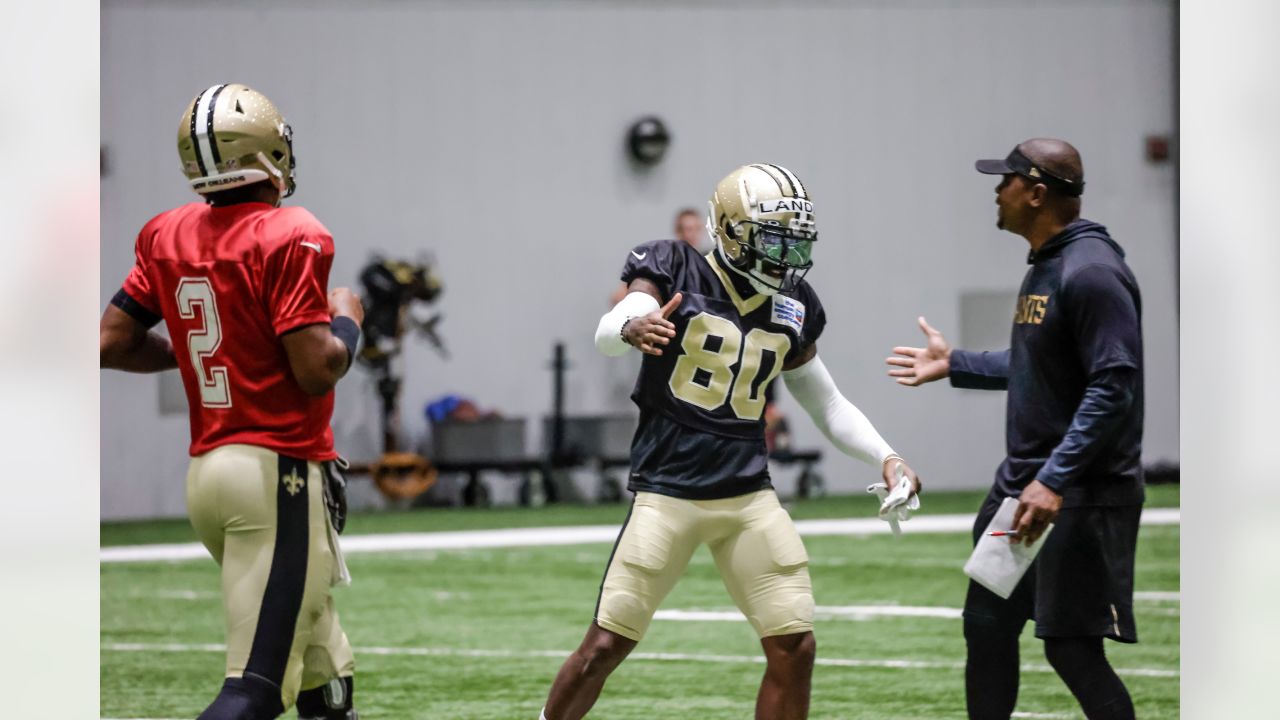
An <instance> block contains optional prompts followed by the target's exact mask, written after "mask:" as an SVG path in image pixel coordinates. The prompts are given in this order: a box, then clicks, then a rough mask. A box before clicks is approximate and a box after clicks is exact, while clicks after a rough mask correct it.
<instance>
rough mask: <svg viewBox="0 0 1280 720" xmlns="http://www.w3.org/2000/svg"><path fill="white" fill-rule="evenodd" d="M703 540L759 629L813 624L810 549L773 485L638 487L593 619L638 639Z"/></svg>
mask: <svg viewBox="0 0 1280 720" xmlns="http://www.w3.org/2000/svg"><path fill="white" fill-rule="evenodd" d="M703 543H706V544H707V545H708V546H709V547H710V549H711V556H712V558H714V559H715V562H716V566H717V567H718V568H719V569H720V578H721V579H722V580H723V581H724V586H725V589H727V590H728V591H729V595H730V597H732V598H733V602H734V603H735V604H736V605H737V606H738V609H739V610H741V611H742V614H743V615H746V616H747V620H749V621H750V622H751V626H752V627H753V628H755V631H756V634H757V635H758V636H759V637H762V638H765V637H771V636H775V635H791V634H795V633H802V632H808V631H810V630H812V629H813V591H812V589H811V586H810V583H809V555H808V554H807V553H806V552H805V549H804V543H803V542H801V540H800V533H798V532H797V531H796V526H795V524H794V523H792V522H791V516H790V515H788V514H787V511H786V510H785V509H783V507H782V506H781V505H780V504H779V503H778V496H777V494H776V493H774V491H773V490H761V491H759V492H754V493H749V494H747V495H739V496H738V497H732V498H723V499H719V500H681V499H679V498H673V497H668V496H666V495H658V494H656V493H649V492H638V493H636V499H635V503H634V504H633V505H632V506H631V512H630V513H629V514H628V515H627V521H626V522H625V523H624V524H623V526H622V532H621V533H620V534H619V535H618V542H617V544H616V545H614V549H613V555H612V556H611V557H610V558H609V566H608V569H607V570H606V571H605V576H604V581H603V582H602V583H601V584H600V598H599V600H598V601H597V604H596V624H597V625H599V626H600V627H602V628H604V629H605V630H609V631H611V632H615V633H617V634H619V635H621V636H623V637H626V638H629V639H631V640H637V641H638V640H640V638H641V637H643V636H644V633H645V631H646V630H647V629H648V628H649V622H650V621H651V620H652V619H653V613H654V612H655V611H656V610H657V609H658V605H659V604H660V603H661V602H662V600H663V598H665V597H666V596H667V593H669V592H671V588H673V587H675V584H676V581H677V580H679V579H680V576H681V575H683V574H684V571H685V569H686V568H687V567H688V566H689V558H691V557H692V556H693V551H694V550H696V549H697V548H698V546H699V545H701V544H703Z"/></svg>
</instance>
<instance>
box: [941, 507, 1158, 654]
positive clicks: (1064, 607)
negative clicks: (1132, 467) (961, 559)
mask: <svg viewBox="0 0 1280 720" xmlns="http://www.w3.org/2000/svg"><path fill="white" fill-rule="evenodd" d="M1003 500H1004V498H1003V497H998V496H997V495H996V494H995V492H994V491H993V492H992V493H991V494H990V495H988V496H987V499H986V501H984V502H983V504H982V509H981V510H980V511H979V512H978V519H977V521H976V522H975V523H974V526H973V541H974V543H977V541H978V538H979V537H980V536H981V534H982V532H984V531H985V530H986V528H987V524H988V523H989V522H991V518H992V517H993V516H994V515H995V513H996V510H997V509H998V508H999V506H1000V503H1001V502H1002V501H1003ZM1141 515H1142V506H1141V505H1124V506H1115V507H1111V506H1087V507H1072V508H1063V509H1062V510H1061V511H1060V512H1059V513H1058V519H1057V520H1055V521H1054V528H1053V532H1051V533H1049V537H1048V539H1046V540H1045V541H1044V546H1043V547H1042V548H1040V554H1039V555H1038V556H1037V557H1036V560H1035V562H1034V563H1032V564H1031V567H1030V568H1029V569H1028V570H1027V574H1026V576H1024V577H1023V578H1022V582H1020V583H1019V584H1018V586H1017V587H1016V588H1014V591H1013V594H1012V595H1010V596H1009V599H1008V600H1004V599H1001V598H1000V596H999V595H996V594H995V593H993V592H991V591H990V590H987V589H986V588H984V587H982V586H981V585H979V584H978V583H976V582H973V581H972V580H971V581H969V593H968V596H967V597H966V598H965V603H964V617H965V620H966V621H967V622H971V623H977V624H982V625H1006V626H1016V627H1017V628H1018V629H1021V627H1022V625H1023V623H1025V622H1026V621H1027V620H1035V623H1036V637H1038V638H1050V637H1106V638H1111V639H1112V640H1119V641H1120V642H1127V643H1133V642H1137V641H1138V631H1137V626H1136V624H1135V623H1134V618H1133V564H1134V554H1135V551H1136V548H1137V543H1138V520H1139V518H1140V516H1141Z"/></svg>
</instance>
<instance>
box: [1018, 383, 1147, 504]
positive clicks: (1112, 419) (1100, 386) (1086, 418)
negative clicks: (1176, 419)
mask: <svg viewBox="0 0 1280 720" xmlns="http://www.w3.org/2000/svg"><path fill="white" fill-rule="evenodd" d="M1137 382H1138V371H1137V370H1136V369H1134V368H1129V367H1113V368H1108V369H1106V370H1102V371H1101V372H1099V373H1097V374H1095V375H1094V376H1092V377H1091V378H1089V387H1088V388H1086V389H1085V391H1084V398H1083V399H1081V400H1080V407H1079V408H1077V409H1076V414H1075V417H1074V418H1072V420H1071V427H1070V428H1068V429H1067V434H1066V435H1064V436H1063V438H1062V442H1060V443H1058V447H1056V448H1054V450H1053V454H1052V455H1050V456H1049V460H1048V462H1046V463H1045V464H1044V467H1043V468H1041V469H1040V473H1039V474H1038V475H1037V476H1036V479H1037V480H1039V481H1040V482H1041V483H1043V484H1045V485H1047V486H1048V487H1049V488H1050V489H1051V490H1053V491H1054V492H1056V493H1058V494H1059V495H1061V494H1062V491H1063V490H1065V489H1066V488H1067V487H1068V486H1069V485H1071V483H1073V482H1075V481H1076V480H1077V479H1078V478H1079V477H1080V475H1081V474H1083V473H1084V471H1085V470H1086V469H1087V468H1088V467H1089V464H1090V463H1092V462H1093V460H1094V458H1096V457H1097V456H1098V454H1099V453H1100V452H1102V449H1103V448H1104V447H1106V445H1107V440H1108V438H1109V437H1110V435H1111V433H1112V431H1113V430H1115V428H1116V426H1117V425H1118V424H1119V423H1120V422H1121V421H1122V420H1123V419H1124V416H1125V413H1127V412H1128V411H1129V407H1130V406H1131V405H1133V399H1134V396H1135V394H1136V393H1135V389H1136V387H1137Z"/></svg>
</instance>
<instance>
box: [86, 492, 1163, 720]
mask: <svg viewBox="0 0 1280 720" xmlns="http://www.w3.org/2000/svg"><path fill="white" fill-rule="evenodd" d="M1150 490H1151V491H1150V493H1149V500H1148V504H1149V506H1176V505H1177V501H1178V494H1177V488H1176V487H1173V488H1169V487H1156V488H1151V489H1150ZM976 498H977V496H975V495H973V494H968V493H958V494H954V495H942V494H936V495H934V496H933V497H932V501H931V498H930V497H928V496H926V498H925V503H926V509H929V510H930V511H931V512H938V513H942V512H965V511H968V512H972V511H973V510H974V509H975V508H976V504H977V499H976ZM867 502H868V501H867V500H866V499H864V498H851V499H843V498H831V499H827V500H822V501H809V502H805V503H799V504H796V505H795V506H794V507H793V508H792V512H793V514H794V515H795V516H796V517H797V518H813V517H832V516H836V517H839V516H842V515H844V516H847V515H860V516H865V515H867V514H869V512H868V507H867ZM624 513H625V508H624V507H620V506H605V507H564V508H544V509H539V510H483V511H471V510H468V511H457V510H426V511H421V512H412V513H389V514H381V515H364V516H358V517H357V518H355V519H353V521H352V525H351V529H350V530H349V532H352V533H373V532H389V531H395V532H402V531H410V530H411V531H429V530H445V529H448V530H456V529H470V528H485V527H490V528H491V527H504V526H507V527H509V526H516V525H521V526H529V525H568V524H601V523H618V522H620V521H621V518H622V515H623V514H624ZM909 527H910V526H908V530H909ZM1178 537H1179V530H1178V527H1177V526H1159V527H1144V528H1143V530H1142V534H1141V541H1140V545H1139V555H1138V575H1137V588H1138V590H1139V591H1140V592H1176V591H1177V590H1178V589H1179V581H1178ZM189 538H190V533H189V531H188V530H185V529H184V528H183V526H182V525H180V524H177V523H158V524H157V523H147V524H115V525H104V526H103V529H102V539H103V544H104V545H106V544H120V543H132V542H173V541H184V540H187V539H189ZM805 543H806V546H807V547H808V550H809V554H810V558H811V566H812V575H813V583H814V592H815V596H816V599H817V602H818V605H819V606H852V605H860V606H862V605H912V606H936V607H948V608H958V607H959V606H960V605H961V603H962V602H963V597H964V588H965V581H966V580H965V578H964V576H963V575H962V573H961V571H960V567H961V565H962V564H963V562H964V559H965V558H966V557H967V555H968V551H969V542H968V539H967V537H966V536H965V535H964V534H929V535H925V534H919V535H910V534H908V535H904V536H903V537H902V538H900V539H896V540H895V539H894V538H892V537H890V536H872V537H808V538H806V539H805ZM609 550H610V547H609V545H607V544H594V545H581V546H564V547H550V548H513V549H498V550H458V551H441V552H412V553H373V554H360V555H354V556H351V557H350V558H349V561H350V566H351V571H352V573H353V574H354V575H355V584H354V585H353V586H352V587H350V588H342V589H338V590H337V591H336V593H335V594H336V597H337V601H338V605H339V608H340V610H341V614H342V618H343V624H344V625H345V626H346V628H347V631H348V634H349V635H350V637H351V640H352V642H353V644H354V645H355V646H356V653H357V662H358V672H357V695H356V697H357V699H358V704H359V707H360V710H361V713H362V717H367V718H370V719H373V718H439V719H454V718H457V719H462V718H476V719H479V718H493V719H499V718H501V719H503V720H518V719H520V718H530V719H531V720H532V719H533V718H537V716H538V709H539V708H540V707H541V704H542V702H543V700H544V699H545V697H546V692H547V689H548V688H549V687H550V683H551V680H552V678H553V676H554V675H555V672H556V670H557V669H558V668H559V665H560V662H561V660H562V659H563V657H564V655H565V654H567V653H568V651H569V650H571V649H572V648H573V647H574V646H575V645H576V644H577V642H578V641H579V640H580V639H581V636H582V633H583V631H584V630H585V629H586V626H587V624H588V623H589V622H590V618H591V612H592V608H593V606H594V603H595V597H596V591H597V588H598V585H599V582H600V575H601V572H602V570H603V568H604V564H605V561H606V559H607V558H608V555H609ZM101 580H102V600H101V610H102V618H101V619H102V648H103V649H102V655H101V660H102V676H101V681H102V686H101V709H102V716H103V717H108V718H178V717H194V716H195V715H196V714H198V713H199V712H200V710H202V709H203V707H204V705H205V704H206V703H207V702H208V701H209V700H210V699H211V698H212V697H213V695H214V694H215V693H216V692H217V689H218V687H219V685H220V684H221V672H222V662H223V660H222V655H221V653H220V651H219V649H218V648H217V644H218V643H220V642H221V641H222V635H223V628H222V614H221V605H220V601H219V597H218V576H217V570H216V567H215V565H214V564H213V563H212V562H211V561H193V562H175V563H140V564H107V565H103V566H102V571H101ZM1140 597H1141V596H1140ZM1137 606H1138V632H1139V637H1140V639H1141V640H1142V642H1141V643H1139V644H1138V645H1132V646H1129V645H1120V644H1116V643H1108V645H1107V647H1108V651H1109V654H1110V657H1111V659H1112V662H1113V664H1114V665H1115V666H1116V667H1117V669H1119V670H1120V672H1121V673H1122V676H1123V677H1124V678H1125V680H1126V682H1127V684H1128V686H1129V689H1130V691H1131V692H1132V693H1133V696H1134V701H1135V704H1136V705H1137V710H1138V716H1139V717H1142V718H1176V717H1178V710H1179V704H1178V685H1179V678H1178V676H1177V670H1178V666H1179V662H1178V639H1179V633H1178V622H1179V605H1178V601H1177V600H1176V599H1165V598H1159V597H1157V598H1153V599H1140V600H1139V601H1138V603H1137ZM731 607H732V606H731V603H730V601H729V599H728V596H727V594H726V593H725V590H724V588H723V586H722V585H721V583H720V580H719V577H718V576H717V574H716V571H715V567H714V565H713V564H712V563H711V559H710V556H709V554H708V553H707V552H706V551H705V549H703V550H701V551H699V553H698V554H697V555H696V556H695V558H694V561H693V563H692V565H691V567H690V570H689V573H688V575H687V576H686V577H685V578H684V580H683V581H682V582H681V583H680V584H679V585H678V586H677V587H676V589H675V591H674V592H673V593H672V594H671V596H670V597H668V598H667V600H666V602H665V603H664V604H663V608H664V610H689V609H702V610H707V609H711V610H728V609H731ZM960 630H961V628H960V621H959V620H957V619H952V618H928V617H925V618H897V617H882V616H876V617H874V618H872V619H865V620H849V619H831V618H828V617H820V618H819V620H818V621H817V627H816V632H817V637H818V648H819V649H818V655H819V663H820V664H819V666H818V667H817V668H816V669H815V671H814V686H813V706H812V712H811V717H813V718H963V717H964V711H963V707H964V689H963V682H962V671H961V669H960V663H962V662H963V659H964V643H963V639H962V637H961V632H960ZM636 652H637V654H638V655H637V656H633V658H632V659H630V660H628V661H627V662H626V663H624V665H623V666H622V667H621V668H620V669H619V671H618V672H617V673H615V674H614V676H613V677H612V678H611V679H610V681H609V683H608V685H607V686H606V687H605V691H604V694H603V696H602V698H601V701H600V703H599V704H598V705H597V706H596V710H595V711H594V712H593V713H592V715H591V716H592V717H599V718H609V719H614V718H644V719H645V720H648V719H649V718H655V717H660V718H697V719H707V720H710V719H712V718H725V719H728V718H735V719H737V718H747V717H750V716H751V713H752V707H753V700H754V695H755V690H756V687H757V685H758V682H759V676H760V673H761V671H762V667H763V666H762V665H760V664H759V655H760V653H759V645H758V642H757V640H756V639H755V636H754V634H753V633H752V631H751V629H750V627H749V626H748V625H747V623H746V622H745V621H736V622H712V621H696V622H688V621H678V620H655V621H654V623H653V626H652V628H651V629H650V632H649V635H648V636H647V637H646V638H645V640H644V642H643V643H641V645H640V647H639V648H638V649H637V651H636ZM848 661H870V662H869V664H864V666H858V665H857V663H853V662H848ZM885 661H909V662H913V663H921V664H923V665H922V666H909V667H892V666H887V665H890V663H887V662H885ZM823 663H826V664H823ZM1023 663H1024V665H1025V666H1026V671H1025V672H1024V674H1023V684H1022V692H1021V695H1020V698H1019V705H1018V710H1019V712H1020V713H1033V714H1043V715H1048V716H1052V717H1080V715H1079V713H1078V711H1075V710H1074V701H1073V700H1072V698H1071V697H1070V695H1069V693H1068V692H1067V691H1066V689H1065V688H1064V687H1063V685H1062V683H1061V681H1059V680H1058V679H1057V678H1056V676H1054V675H1053V674H1052V672H1049V671H1048V667H1047V665H1046V663H1045V661H1044V658H1043V656H1042V655H1041V653H1040V650H1039V643H1038V642H1037V641H1035V639H1034V638H1033V637H1031V635H1030V631H1028V632H1027V633H1026V635H1025V638H1024V654H1023ZM290 716H291V715H290ZM1033 716H1034V715H1033Z"/></svg>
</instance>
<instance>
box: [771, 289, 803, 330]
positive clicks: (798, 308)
mask: <svg viewBox="0 0 1280 720" xmlns="http://www.w3.org/2000/svg"><path fill="white" fill-rule="evenodd" d="M773 321H774V322H776V323H778V324H779V325H786V326H787V327H789V328H791V329H793V330H795V331H796V334H797V335H799V334H800V328H801V327H803V326H804V303H802V302H800V301H799V300H796V299H795V298H789V297H787V296H785V295H774V296H773Z"/></svg>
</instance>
